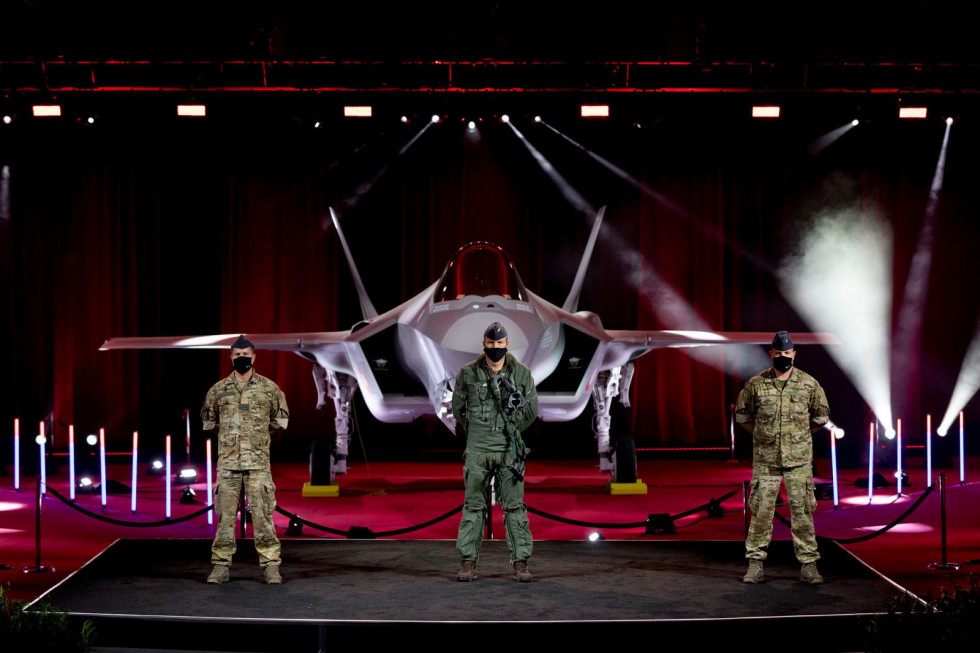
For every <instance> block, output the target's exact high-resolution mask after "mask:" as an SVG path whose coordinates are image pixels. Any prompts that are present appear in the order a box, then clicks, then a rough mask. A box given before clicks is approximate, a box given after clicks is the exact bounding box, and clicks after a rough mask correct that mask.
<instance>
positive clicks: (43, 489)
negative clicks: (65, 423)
mask: <svg viewBox="0 0 980 653" xmlns="http://www.w3.org/2000/svg"><path fill="white" fill-rule="evenodd" d="M37 444H38V450H39V451H40V452H41V494H44V493H45V492H47V490H48V474H47V469H46V465H45V464H44V462H45V461H44V421H43V420H42V421H41V425H40V429H39V430H38V435H37Z"/></svg>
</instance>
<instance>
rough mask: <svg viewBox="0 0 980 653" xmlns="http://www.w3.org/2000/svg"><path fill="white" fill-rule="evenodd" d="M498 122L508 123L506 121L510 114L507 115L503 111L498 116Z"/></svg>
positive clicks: (508, 119)
mask: <svg viewBox="0 0 980 653" xmlns="http://www.w3.org/2000/svg"><path fill="white" fill-rule="evenodd" d="M500 122H502V123H505V124H506V123H508V122H510V116H508V115H507V114H506V113H505V114H504V115H502V116H500Z"/></svg>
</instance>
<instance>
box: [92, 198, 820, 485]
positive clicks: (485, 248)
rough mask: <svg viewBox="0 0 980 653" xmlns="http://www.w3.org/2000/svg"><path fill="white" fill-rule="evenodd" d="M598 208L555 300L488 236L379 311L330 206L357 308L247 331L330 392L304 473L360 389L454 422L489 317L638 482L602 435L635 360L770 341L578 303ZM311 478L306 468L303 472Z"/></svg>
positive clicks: (218, 345) (623, 399)
mask: <svg viewBox="0 0 980 653" xmlns="http://www.w3.org/2000/svg"><path fill="white" fill-rule="evenodd" d="M604 213H605V207H603V208H601V209H600V210H599V211H598V213H597V214H596V217H595V221H594V222H593V226H592V230H591V233H590V236H589V240H588V242H587V244H586V248H585V251H584V253H583V255H582V259H581V261H580V263H579V266H578V270H577V272H576V275H575V279H574V282H573V284H572V287H571V290H570V292H569V294H568V297H567V298H566V299H565V302H564V303H563V304H562V305H561V306H558V305H556V304H552V303H550V302H548V301H547V300H545V299H543V298H542V297H540V296H538V295H536V294H534V293H532V292H531V291H529V290H528V289H527V288H526V287H525V286H524V283H523V282H522V281H521V278H520V275H519V274H518V272H517V269H516V268H515V267H514V263H513V262H512V260H511V259H510V257H509V256H508V255H507V253H506V252H504V250H503V249H502V248H501V247H499V246H497V245H495V244H493V243H489V242H482V241H481V242H473V243H469V244H466V245H463V246H461V247H460V248H459V249H457V250H456V252H455V253H454V254H453V256H452V257H451V258H450V259H449V261H448V263H446V267H445V269H444V271H443V273H442V275H441V276H440V277H439V279H438V280H436V281H435V282H434V283H433V284H432V285H430V286H429V287H428V288H426V289H425V290H423V291H422V292H420V293H419V294H417V295H416V296H414V297H412V298H411V299H409V300H408V301H406V302H404V303H403V304H401V305H400V306H397V307H395V308H392V309H391V310H389V311H387V312H385V313H381V314H379V313H378V312H377V310H375V308H374V305H373V304H372V302H371V300H370V298H369V297H368V295H367V293H366V292H365V289H364V284H363V282H362V281H361V277H360V273H359V272H358V269H357V265H356V264H355V262H354V259H353V256H352V255H351V252H350V248H349V247H348V245H347V241H346V238H345V237H344V234H343V230H342V229H341V225H340V220H339V218H338V216H337V214H336V212H335V211H334V210H333V209H331V210H330V215H331V218H332V220H333V224H334V227H335V229H336V232H337V235H338V237H339V239H340V243H341V245H342V247H343V249H344V253H345V256H346V258H347V263H348V266H349V267H350V271H351V274H352V278H353V281H354V284H355V286H356V288H357V293H358V297H359V300H360V304H361V313H362V319H361V321H359V322H357V323H356V324H355V325H354V326H353V327H351V328H350V329H349V330H347V331H324V332H312V333H272V334H255V333H250V334H247V335H248V339H249V340H250V341H251V342H252V343H253V344H254V345H255V347H256V349H267V350H278V351H291V352H295V353H296V354H298V355H299V356H302V357H303V358H305V359H307V360H309V361H310V362H311V363H312V371H313V380H314V382H315V383H316V387H317V393H318V401H317V408H322V407H323V406H325V405H326V403H327V398H328V397H329V398H330V399H332V400H333V404H334V409H335V411H336V413H335V420H334V423H335V433H334V443H333V445H332V446H330V447H329V452H330V462H329V470H327V471H326V472H324V471H322V470H320V471H318V472H314V471H313V470H312V466H313V465H312V461H313V460H316V459H317V458H318V455H317V454H316V450H317V449H318V448H319V449H320V451H321V452H322V451H323V450H324V449H326V445H327V444H328V443H327V441H325V440H321V441H318V442H314V444H313V448H314V452H313V453H311V475H314V474H315V475H317V476H318V477H319V478H318V479H317V480H313V481H312V482H314V483H320V484H331V483H333V481H334V479H335V477H336V476H337V475H342V474H345V473H346V472H347V452H348V444H349V441H350V433H351V429H350V427H351V419H352V413H351V401H352V400H353V397H354V394H355V392H357V391H360V393H361V396H362V397H363V400H364V403H365V404H366V406H367V407H368V409H369V410H370V411H371V413H372V414H373V415H374V417H375V418H376V419H378V420H380V421H382V422H387V423H403V422H411V421H413V420H415V419H418V418H420V417H428V418H438V419H439V420H441V421H442V423H444V424H445V425H446V427H447V428H449V429H450V430H451V431H455V427H456V425H455V420H454V418H453V415H452V394H453V384H454V382H455V379H456V373H457V372H458V371H459V369H460V367H462V366H463V365H464V364H465V363H467V362H469V361H471V360H473V359H474V358H475V356H476V355H477V353H478V352H476V351H475V350H476V349H478V348H479V347H478V346H477V345H479V338H480V334H482V333H483V331H484V330H485V329H486V326H487V325H488V324H490V323H492V322H500V323H501V324H503V325H504V327H505V328H506V329H507V334H508V338H509V346H508V350H509V351H510V352H512V353H513V354H514V355H515V356H516V357H517V359H518V360H520V361H521V362H523V363H524V364H525V365H527V366H528V367H529V368H530V370H531V374H532V376H533V378H534V381H535V385H536V387H537V391H538V416H539V418H540V419H541V420H543V421H547V422H552V421H553V422H562V421H570V420H573V419H575V418H576V417H578V416H579V415H580V414H581V413H582V412H583V411H584V410H585V408H586V406H587V405H588V404H589V403H590V402H591V403H592V406H593V408H594V410H595V419H594V420H593V429H594V432H595V437H596V441H597V445H598V456H599V468H600V471H601V472H604V473H607V474H609V475H610V478H611V480H612V481H614V482H617V483H633V482H636V448H635V444H634V442H633V439H632V438H631V437H628V436H626V437H621V438H618V439H617V441H616V442H610V425H611V418H610V409H611V407H612V402H613V401H614V400H617V399H618V401H620V403H621V404H623V405H624V406H626V407H629V388H630V382H631V380H632V376H633V369H634V361H635V360H636V359H637V358H639V357H640V356H642V355H644V354H646V353H648V352H650V351H652V350H654V349H657V348H668V347H669V348H681V347H699V346H717V345H726V344H741V345H744V344H768V343H769V342H770V341H771V339H772V333H769V332H765V333H763V332H705V331H638V330H632V331H631V330H609V329H606V328H604V327H603V325H602V321H601V320H600V318H599V316H598V315H596V314H595V313H592V312H589V311H581V310H578V301H579V296H580V294H581V290H582V285H583V283H584V281H585V278H586V269H587V268H588V264H589V259H590V258H591V256H592V251H593V249H594V247H595V243H596V239H597V237H598V235H599V231H600V229H601V227H602V220H603V215H604ZM238 336H239V334H237V333H235V334H222V335H211V336H193V337H152V338H140V337H133V338H110V339H108V340H106V341H105V343H104V344H103V345H102V346H101V347H100V349H101V350H120V349H165V348H179V349H225V348H228V347H230V346H231V344H232V343H233V342H234V341H235V340H236V339H237V338H238ZM793 339H794V341H795V342H796V343H797V344H833V343H835V342H836V339H835V338H834V337H833V336H830V335H828V334H817V333H811V334H804V333H799V334H797V333H794V334H793ZM311 480H312V479H311Z"/></svg>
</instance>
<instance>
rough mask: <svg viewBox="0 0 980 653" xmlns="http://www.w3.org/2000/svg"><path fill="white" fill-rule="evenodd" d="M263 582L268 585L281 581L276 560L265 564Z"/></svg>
mask: <svg viewBox="0 0 980 653" xmlns="http://www.w3.org/2000/svg"><path fill="white" fill-rule="evenodd" d="M265 582H266V583H268V584H269V585H278V584H280V583H281V582H282V575H281V574H280V573H279V563H278V562H273V563H271V564H268V565H266V566H265Z"/></svg>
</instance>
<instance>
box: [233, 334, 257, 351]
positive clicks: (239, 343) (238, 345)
mask: <svg viewBox="0 0 980 653" xmlns="http://www.w3.org/2000/svg"><path fill="white" fill-rule="evenodd" d="M249 347H251V348H252V349H255V345H253V344H252V342H251V341H250V340H249V339H248V338H246V337H245V336H244V335H241V336H238V340H236V341H235V342H233V343H231V348H232V349H248V348H249Z"/></svg>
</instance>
